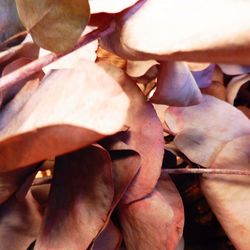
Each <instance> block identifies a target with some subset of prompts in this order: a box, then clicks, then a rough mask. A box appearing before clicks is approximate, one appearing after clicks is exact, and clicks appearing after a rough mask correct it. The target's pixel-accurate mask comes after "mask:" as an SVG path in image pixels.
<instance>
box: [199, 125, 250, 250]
mask: <svg viewBox="0 0 250 250" xmlns="http://www.w3.org/2000/svg"><path fill="white" fill-rule="evenodd" d="M239 129H240V128H239ZM249 148H250V135H247V136H241V137H238V138H236V139H234V140H231V141H229V142H228V143H227V144H225V146H224V147H223V149H222V150H221V151H220V153H219V154H218V156H217V157H216V159H215V161H214V162H213V164H212V165H211V168H219V169H239V170H249V169H250V163H249V158H250V152H249ZM201 188H202V191H203V193H204V194H205V197H206V198H207V200H208V202H209V205H210V206H211V208H212V210H213V212H214V213H215V215H216V217H217V218H218V220H219V222H220V223H221V225H222V227H223V228H224V230H225V232H226V234H227V235H228V236H229V238H230V240H231V241H232V242H233V244H234V246H235V247H236V249H241V250H247V249H248V246H249V244H250V238H249V234H250V219H249V218H250V211H249V209H247V208H249V206H250V198H249V197H250V183H249V176H234V175H218V176H216V175H203V177H202V178H201Z"/></svg>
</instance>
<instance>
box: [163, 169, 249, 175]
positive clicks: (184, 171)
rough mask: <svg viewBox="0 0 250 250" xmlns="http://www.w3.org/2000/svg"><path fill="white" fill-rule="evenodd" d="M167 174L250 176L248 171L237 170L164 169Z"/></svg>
mask: <svg viewBox="0 0 250 250" xmlns="http://www.w3.org/2000/svg"><path fill="white" fill-rule="evenodd" d="M163 172H165V173H167V174H177V175H179V174H225V175H247V176H250V170H238V169H212V168H209V169H208V168H177V169H164V170H163Z"/></svg>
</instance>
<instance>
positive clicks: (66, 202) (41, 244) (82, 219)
mask: <svg viewBox="0 0 250 250" xmlns="http://www.w3.org/2000/svg"><path fill="white" fill-rule="evenodd" d="M113 196H114V186H113V181H112V162H111V159H110V157H109V155H108V152H107V151H106V150H104V149H103V148H101V147H100V146H90V147H87V148H85V149H82V150H79V151H76V152H73V153H71V154H67V155H64V156H61V157H59V158H57V160H56V165H55V172H54V177H53V181H52V187H51V192H50V197H49V204H48V209H47V211H46V214H45V220H44V223H43V225H42V230H41V234H40V235H39V237H38V239H37V242H36V245H35V249H36V250H43V249H46V250H50V249H51V250H52V249H65V250H66V249H67V250H68V249H70V250H79V249H87V248H88V246H89V245H90V244H91V242H92V240H93V239H94V238H95V237H96V235H97V234H98V232H99V231H100V230H101V229H102V227H103V226H104V223H105V221H106V219H107V216H108V213H109V210H110V207H111V205H112V201H113Z"/></svg>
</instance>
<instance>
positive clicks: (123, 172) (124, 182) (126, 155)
mask: <svg viewBox="0 0 250 250" xmlns="http://www.w3.org/2000/svg"><path fill="white" fill-rule="evenodd" d="M117 146H118V148H119V149H116V150H114V149H113V150H111V151H110V156H111V159H112V173H113V182H114V198H113V202H112V205H111V208H110V210H109V214H108V218H107V220H106V222H105V225H104V227H103V230H104V231H102V232H100V234H99V235H98V237H97V238H96V239H95V240H94V243H93V248H94V249H95V248H96V244H97V246H98V245H99V244H100V242H102V241H103V238H106V234H107V230H108V231H109V228H107V227H109V223H110V217H111V214H112V213H113V211H114V209H115V207H116V206H117V204H118V203H119V202H120V200H121V199H122V198H123V197H124V196H126V191H127V189H128V187H129V186H130V185H131V183H132V181H133V180H134V178H135V176H136V175H137V174H138V172H139V169H140V156H139V155H138V154H137V153H136V152H134V151H133V150H129V149H127V145H126V144H124V143H122V142H118V143H115V144H113V146H112V147H113V148H117ZM115 242H116V241H115ZM115 242H113V241H111V242H110V244H111V245H113V244H115Z"/></svg>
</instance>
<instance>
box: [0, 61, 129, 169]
mask: <svg viewBox="0 0 250 250" xmlns="http://www.w3.org/2000/svg"><path fill="white" fill-rule="evenodd" d="M114 106H115V107H116V109H114ZM127 108H128V98H127V96H126V95H125V94H124V93H123V91H122V90H121V88H120V86H119V85H118V84H117V83H116V82H115V81H114V80H113V79H112V78H111V77H109V76H108V75H107V74H106V73H105V72H104V71H103V70H102V69H101V68H99V67H98V66H96V65H95V64H94V63H91V62H87V61H86V62H82V63H81V64H79V67H78V68H75V69H65V70H58V71H53V72H52V73H51V74H49V75H48V76H47V77H46V78H45V79H44V80H43V81H42V82H41V85H40V87H39V88H38V89H37V91H36V92H35V93H34V94H33V95H32V96H31V98H30V99H29V100H28V101H27V103H26V104H25V105H24V107H23V108H22V109H21V111H20V112H19V113H18V114H17V115H15V117H13V119H12V120H11V121H10V122H9V123H7V124H6V127H4V128H3V129H2V130H1V131H0V141H1V143H0V151H1V169H0V171H2V172H6V171H10V170H12V169H16V168H18V167H22V166H26V165H30V164H32V163H35V162H39V161H41V160H45V159H51V158H53V157H54V156H55V155H60V154H64V153H66V152H69V151H73V150H76V149H79V148H81V147H84V146H87V145H89V144H91V143H93V142H95V141H97V140H99V139H101V138H103V137H105V136H106V135H110V134H113V133H116V132H117V131H119V130H120V128H121V127H122V126H123V124H124V121H125V118H126V115H127ZM13 155H15V157H13Z"/></svg>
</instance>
